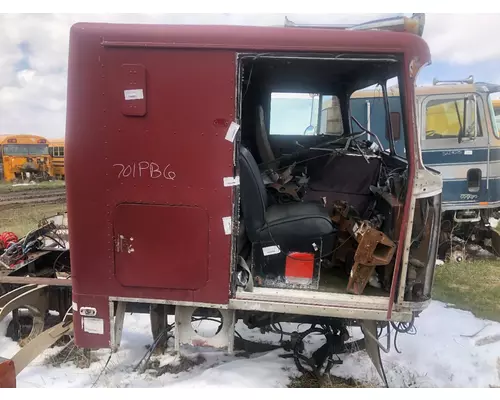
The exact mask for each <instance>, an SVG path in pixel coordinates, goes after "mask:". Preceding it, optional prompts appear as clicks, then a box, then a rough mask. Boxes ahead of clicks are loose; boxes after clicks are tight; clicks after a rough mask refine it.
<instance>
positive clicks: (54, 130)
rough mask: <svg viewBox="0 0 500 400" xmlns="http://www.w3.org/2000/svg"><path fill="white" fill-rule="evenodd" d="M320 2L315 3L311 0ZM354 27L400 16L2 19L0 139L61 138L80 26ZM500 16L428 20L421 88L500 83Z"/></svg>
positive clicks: (54, 16)
mask: <svg viewBox="0 0 500 400" xmlns="http://www.w3.org/2000/svg"><path fill="white" fill-rule="evenodd" d="M309 2H310V3H311V7H312V6H313V4H312V3H315V0H309ZM285 15H287V16H288V18H290V19H291V20H293V21H294V22H297V23H318V24H325V23H357V22H365V21H367V20H370V19H375V18H381V17H387V16H391V15H392V16H393V15H395V14H306V15H304V14H227V13H226V14H0V70H1V71H2V74H0V132H9V133H37V134H41V135H44V136H47V137H52V138H56V137H62V136H64V127H65V112H66V79H67V58H68V40H69V29H70V27H71V25H72V24H73V23H75V22H78V21H87V22H92V21H101V22H103V21H104V22H128V23H160V24H165V23H176V24H178V23H189V24H232V25H261V26H264V25H283V22H284V17H285ZM498 26H500V14H470V15H467V14H426V26H425V31H424V39H425V40H426V41H427V43H428V44H429V47H430V49H431V53H432V58H433V63H432V65H431V66H428V67H426V68H425V69H424V70H422V72H421V73H420V74H419V77H418V81H419V83H420V84H429V83H431V82H432V80H433V78H434V77H437V78H439V79H462V78H466V77H467V76H469V75H470V74H472V75H474V78H475V80H476V81H491V82H500V46H498V45H497V44H496V40H494V39H493V38H494V36H492V35H491V32H494V31H495V30H496V29H497V27H498Z"/></svg>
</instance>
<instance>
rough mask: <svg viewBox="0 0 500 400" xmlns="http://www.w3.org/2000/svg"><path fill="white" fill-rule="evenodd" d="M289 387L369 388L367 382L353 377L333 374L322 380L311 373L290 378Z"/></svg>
mask: <svg viewBox="0 0 500 400" xmlns="http://www.w3.org/2000/svg"><path fill="white" fill-rule="evenodd" d="M287 387H289V388H292V389H299V388H315V389H319V388H369V387H372V386H368V385H366V384H363V383H360V382H358V381H356V380H354V379H352V378H347V379H346V378H340V377H338V376H332V375H330V376H329V377H326V378H323V379H322V380H321V381H319V380H317V379H315V378H313V377H312V376H310V375H301V376H297V377H293V378H290V383H289V384H288V385H287Z"/></svg>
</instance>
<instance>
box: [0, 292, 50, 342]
mask: <svg viewBox="0 0 500 400" xmlns="http://www.w3.org/2000/svg"><path fill="white" fill-rule="evenodd" d="M48 289H49V287H48V286H46V285H26V286H21V287H19V288H17V289H14V290H12V291H10V292H8V293H6V294H4V295H3V296H1V297H0V321H2V320H3V319H4V318H5V317H6V316H7V315H9V314H10V313H11V312H13V311H14V310H18V309H19V308H27V309H28V311H29V312H30V314H31V315H32V317H33V327H32V329H31V332H30V334H29V335H28V337H27V338H26V339H24V340H23V341H22V343H20V345H21V346H22V345H25V344H26V343H29V342H30V341H31V340H33V339H34V338H35V337H37V336H38V335H39V334H40V333H42V332H43V329H44V327H45V314H46V313H47V311H48V308H49V292H48Z"/></svg>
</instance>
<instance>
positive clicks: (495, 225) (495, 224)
mask: <svg viewBox="0 0 500 400" xmlns="http://www.w3.org/2000/svg"><path fill="white" fill-rule="evenodd" d="M499 221H500V220H498V219H495V218H493V217H492V218H490V219H489V221H488V222H489V223H490V225H491V227H492V228H493V229H496V227H497V226H498V222H499Z"/></svg>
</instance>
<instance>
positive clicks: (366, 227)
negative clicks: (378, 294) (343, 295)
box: [347, 221, 396, 294]
mask: <svg viewBox="0 0 500 400" xmlns="http://www.w3.org/2000/svg"><path fill="white" fill-rule="evenodd" d="M353 228H354V229H353V236H354V238H355V239H356V241H357V242H358V248H357V250H356V254H355V255H354V265H353V267H352V270H351V276H350V278H349V283H348V284H347V291H348V292H350V293H353V294H361V293H363V290H364V289H365V287H366V284H367V283H368V280H369V279H370V277H371V276H372V274H373V271H374V270H375V268H376V267H377V266H379V265H387V264H389V263H390V262H391V260H392V258H393V257H394V252H395V251H396V244H395V243H394V242H393V241H392V240H391V239H389V237H388V236H387V235H386V234H384V233H383V232H381V231H379V230H377V229H375V228H373V227H372V226H371V225H370V224H369V223H368V222H367V221H363V222H362V223H361V226H358V225H357V224H355V225H354V227H353Z"/></svg>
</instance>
